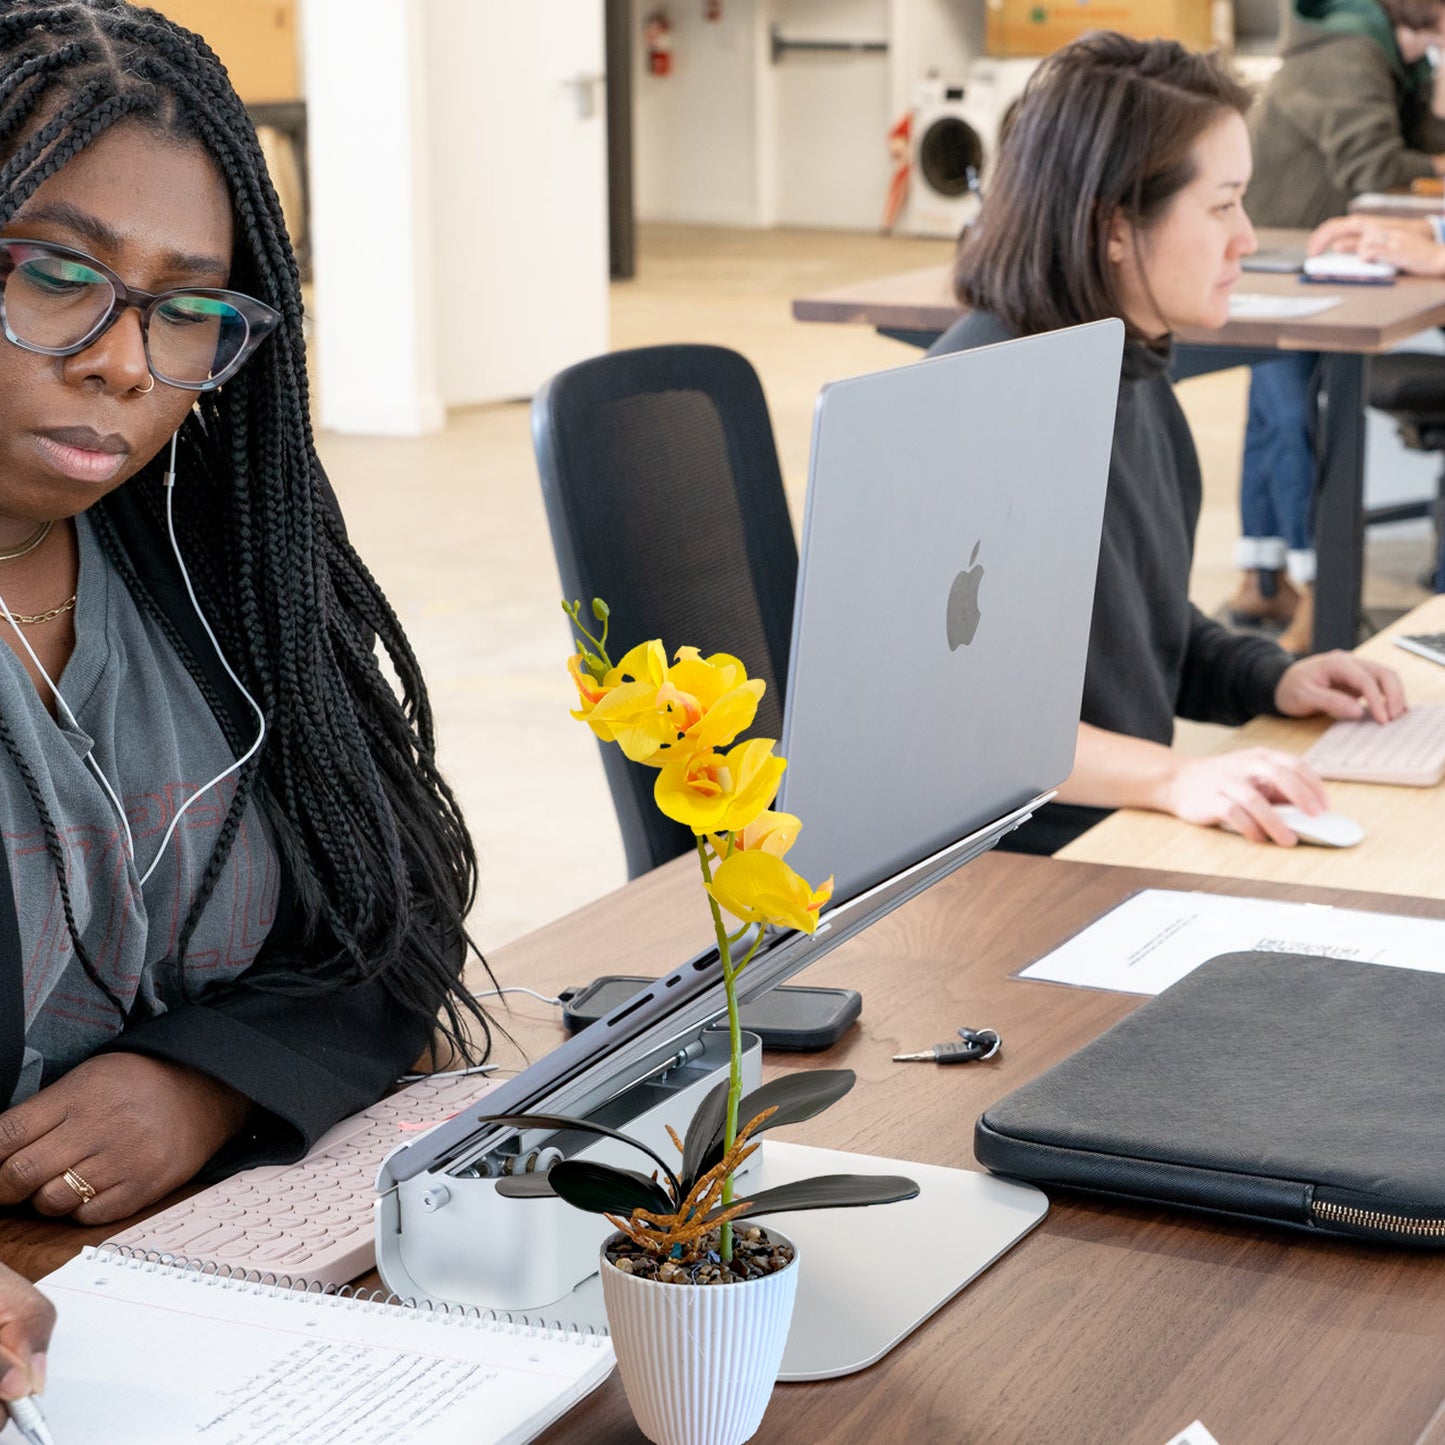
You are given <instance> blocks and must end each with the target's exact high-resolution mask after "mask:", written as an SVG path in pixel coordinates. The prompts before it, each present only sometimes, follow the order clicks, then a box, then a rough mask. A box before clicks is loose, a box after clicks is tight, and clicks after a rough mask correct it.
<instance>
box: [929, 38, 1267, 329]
mask: <svg viewBox="0 0 1445 1445" xmlns="http://www.w3.org/2000/svg"><path fill="white" fill-rule="evenodd" d="M1250 100H1251V96H1250V93H1249V91H1247V90H1246V89H1245V88H1244V87H1243V86H1242V85H1240V84H1239V82H1238V81H1236V80H1235V79H1234V78H1233V77H1232V76H1231V75H1230V73H1229V72H1228V70H1227V69H1226V68H1225V66H1224V64H1223V62H1222V61H1221V60H1220V59H1219V58H1218V57H1217V56H1215V55H1200V54H1197V53H1195V52H1193V51H1189V50H1186V49H1185V48H1184V47H1183V46H1182V45H1179V44H1177V43H1175V42H1174V41H1172V40H1131V39H1129V38H1128V37H1127V36H1124V35H1116V34H1114V33H1113V32H1112V31H1107V30H1099V31H1094V32H1092V33H1090V34H1088V35H1084V36H1081V37H1080V38H1079V39H1078V40H1076V41H1074V42H1073V43H1072V44H1069V45H1066V46H1065V47H1064V48H1063V49H1062V50H1059V51H1056V52H1055V53H1054V54H1053V55H1052V56H1050V57H1049V58H1048V59H1047V60H1045V61H1044V63H1043V64H1042V65H1041V66H1040V67H1039V68H1038V70H1037V71H1035V73H1034V75H1033V76H1032V78H1031V79H1030V81H1029V84H1028V86H1027V88H1026V89H1025V91H1024V95H1023V100H1022V103H1021V104H1020V106H1019V109H1018V113H1017V115H1016V116H1015V117H1014V120H1013V124H1012V126H1011V127H1010V129H1009V133H1008V138H1007V141H1006V142H1005V144H1004V145H1003V147H1002V149H1001V152H1000V155H999V159H998V165H997V168H996V170H995V172H994V176H993V180H992V182H991V184H990V186H989V188H988V199H987V201H986V203H985V204H984V207H983V210H982V212H981V214H980V215H979V218H978V220H977V222H975V224H974V225H973V226H971V227H970V228H969V230H968V231H967V232H965V233H964V236H963V239H962V240H961V241H960V242H959V249H958V257H957V261H956V263H955V268H954V287H955V290H956V291H957V293H958V297H959V300H961V301H962V302H963V303H964V304H965V305H966V306H972V307H977V308H981V309H983V310H987V311H991V312H992V313H993V314H994V315H996V316H997V317H998V318H999V319H1000V320H1001V321H1002V322H1004V324H1005V325H1007V326H1009V327H1011V328H1013V329H1014V330H1016V331H1019V332H1020V333H1022V334H1024V335H1029V334H1032V333H1034V332H1037V331H1052V330H1055V329H1056V328H1058V327H1060V326H1075V325H1078V324H1079V323H1081V322H1085V321H1097V320H1100V319H1101V318H1103V317H1105V316H1122V315H1123V309H1122V307H1121V305H1120V302H1119V296H1118V288H1117V287H1116V285H1115V278H1114V271H1113V268H1112V267H1111V266H1110V264H1109V260H1108V248H1107V244H1106V243H1107V237H1108V228H1109V223H1110V220H1111V219H1112V218H1113V217H1114V216H1115V215H1116V214H1122V215H1123V216H1125V217H1126V218H1127V219H1128V220H1130V221H1131V222H1132V223H1133V224H1134V225H1135V226H1137V227H1139V228H1140V229H1143V230H1147V229H1148V227H1149V226H1150V225H1151V224H1152V223H1153V222H1155V221H1157V220H1158V219H1159V218H1160V216H1161V215H1162V213H1163V211H1164V209H1165V207H1166V206H1167V205H1168V204H1169V202H1170V201H1171V200H1172V199H1173V197H1174V196H1175V195H1176V194H1178V192H1179V191H1180V190H1181V189H1183V187H1185V186H1187V185H1188V184H1189V182H1190V181H1191V180H1193V178H1194V162H1193V159H1192V152H1193V149H1194V144H1195V142H1196V141H1197V140H1198V139H1199V137H1200V136H1201V135H1202V134H1203V133H1204V132H1205V131H1206V130H1208V129H1209V127H1210V126H1211V125H1213V124H1214V123H1215V122H1216V121H1217V120H1219V118H1220V117H1221V115H1222V114H1224V113H1225V112H1227V111H1231V110H1232V111H1235V112H1237V113H1239V114H1240V115H1243V114H1244V112H1245V111H1246V110H1248V108H1249V104H1250Z"/></svg>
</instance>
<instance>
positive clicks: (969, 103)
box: [899, 59, 1038, 238]
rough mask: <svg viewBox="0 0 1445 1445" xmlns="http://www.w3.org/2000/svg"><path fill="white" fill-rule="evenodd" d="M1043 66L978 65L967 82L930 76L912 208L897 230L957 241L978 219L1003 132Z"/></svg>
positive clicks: (918, 106)
mask: <svg viewBox="0 0 1445 1445" xmlns="http://www.w3.org/2000/svg"><path fill="white" fill-rule="evenodd" d="M1037 65H1038V61H1037V60H1032V59H1030V60H977V61H975V62H974V63H973V64H972V65H970V66H969V67H968V69H967V72H966V73H965V75H964V77H963V78H962V79H959V80H947V79H943V78H940V77H937V76H929V77H928V78H927V79H925V80H923V81H921V82H920V83H919V84H918V86H917V87H916V88H915V90H914V94H913V105H912V116H913V124H912V133H911V135H910V138H909V146H910V151H911V155H910V160H911V172H910V175H909V183H908V200H907V202H906V203H905V205H904V208H903V215H902V217H901V220H900V225H899V229H900V230H902V231H904V232H906V233H907V234H908V235H910V236H945V237H950V238H951V237H954V236H957V235H958V233H959V232H960V231H961V230H962V229H963V228H964V226H966V225H967V224H968V223H969V222H970V221H972V220H973V218H974V217H975V216H976V215H977V214H978V207H979V203H980V200H981V198H982V195H983V192H984V189H985V187H986V185H987V182H988V176H989V170H990V168H991V167H992V165H993V160H994V155H995V152H996V151H997V149H998V131H999V125H1000V123H1001V122H1002V120H1003V117H1004V113H1005V112H1006V111H1007V110H1008V107H1009V105H1010V104H1011V103H1012V102H1013V101H1014V99H1015V98H1016V97H1017V96H1018V95H1019V94H1020V92H1021V91H1022V90H1023V88H1024V85H1025V84H1026V83H1027V81H1028V78H1029V76H1030V75H1031V74H1032V73H1033V71H1034V68H1035V67H1036V66H1037Z"/></svg>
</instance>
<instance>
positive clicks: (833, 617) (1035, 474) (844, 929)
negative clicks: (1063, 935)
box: [384, 321, 1123, 1184]
mask: <svg viewBox="0 0 1445 1445" xmlns="http://www.w3.org/2000/svg"><path fill="white" fill-rule="evenodd" d="M1122 344H1123V326H1122V325H1121V323H1119V322H1118V321H1101V322H1097V323H1094V324H1091V325H1088V326H1081V327H1076V328H1072V329H1070V330H1067V331H1059V332H1052V333H1048V334H1045V335H1042V336H1035V337H1029V338H1026V339H1024V340H1020V341H1012V342H1007V343H1005V344H1003V345H1000V346H991V347H985V348H981V349H979V350H977V351H970V352H962V353H959V354H956V355H952V356H943V357H938V358H936V359H932V360H926V361H921V362H918V363H917V364H915V365H910V366H904V367H899V368H898V369H896V370H894V371H887V372H880V373H877V374H874V375H870V376H862V377H857V378H854V379H853V380H850V381H843V382H838V383H837V384H835V385H833V386H829V387H827V388H826V389H825V390H824V392H823V394H822V397H821V398H820V400H819V403H818V411H817V419H816V425H815V430H814V450H813V463H812V472H811V482H810V487H809V495H808V504H807V516H806V522H805V526H804V538H803V548H802V565H801V568H800V572H799V580H798V601H797V610H796V615H795V618H794V632H793V648H792V661H791V669H790V675H789V692H788V696H787V699H786V707H785V709H784V734H785V737H784V742H785V749H784V755H785V756H786V757H787V758H788V760H789V761H788V771H787V773H786V774H785V775H784V783H783V791H782V795H781V798H780V802H779V806H782V807H786V808H788V809H789V810H791V811H794V812H796V813H798V814H799V816H800V817H801V818H802V819H803V831H802V834H801V836H800V838H799V840H798V842H797V843H796V844H795V846H794V848H793V850H792V852H791V853H790V854H789V856H788V861H789V863H791V864H794V865H795V866H796V867H797V868H798V870H799V871H800V872H802V873H803V875H804V876H805V877H806V878H808V879H809V881H810V882H812V883H814V884H817V883H819V882H821V881H822V879H824V878H826V877H827V876H828V874H830V873H831V874H833V875H834V879H835V887H834V894H833V901H832V903H831V904H830V905H829V907H828V908H826V909H825V910H824V912H823V914H822V915H821V918H820V922H819V926H818V929H817V932H816V933H814V934H811V935H809V934H803V933H796V932H787V933H783V934H780V935H779V936H778V937H776V938H774V939H770V940H768V941H767V943H766V944H765V946H764V947H762V948H761V949H759V951H758V953H757V954H756V955H755V956H754V958H753V960H752V962H751V963H750V964H749V965H748V969H747V972H746V973H745V974H744V976H743V979H742V986H741V987H740V989H739V993H740V995H741V996H742V997H743V998H744V1000H746V999H747V998H751V997H755V996H756V995H758V994H759V993H762V992H764V991H766V990H767V989H768V988H770V987H772V986H773V985H775V984H777V983H780V982H782V981H783V980H784V979H786V978H788V977H790V976H791V975H793V974H794V973H796V972H798V970H799V969H801V968H804V967H806V966H807V965H808V964H809V963H812V962H813V961H815V960H816V959H817V958H819V957H821V956H822V955H823V954H824V953H826V952H827V951H828V950H829V949H831V948H834V947H836V946H837V945H838V944H839V943H841V942H843V941H844V940H845V939H847V938H849V937H851V936H852V935H853V934H855V933H857V932H858V931H859V929H861V928H864V927H866V926H867V925H868V924H869V923H871V922H872V921H874V920H875V919H877V918H879V917H882V916H883V915H884V914H885V913H887V912H889V911H890V910H891V909H893V908H896V907H897V906H898V905H899V904H901V903H903V902H905V901H906V900H907V899H908V898H910V897H912V896H913V895H914V894H916V893H918V892H920V891H921V890H922V889H924V888H926V887H928V886H929V885H930V884H931V883H932V882H934V881H935V880H936V879H938V878H940V877H942V876H944V875H945V874H946V873H948V872H951V871H952V870H953V869H954V868H957V867H958V866H960V865H961V864H963V863H966V862H967V861H968V860H969V859H970V858H973V857H976V856H977V855H978V854H979V853H980V852H983V851H984V850H985V849H987V848H989V847H991V846H992V845H993V844H994V843H995V842H997V841H998V838H999V837H1000V836H1001V835H1002V833H1004V832H1006V831H1007V830H1008V829H1009V828H1011V827H1014V826H1016V825H1017V824H1018V823H1019V822H1020V821H1022V820H1023V819H1024V818H1026V817H1027V816H1028V815H1029V811H1030V808H1031V807H1032V806H1034V805H1036V804H1037V803H1038V802H1040V801H1041V800H1042V795H1046V794H1047V793H1048V791H1049V790H1050V789H1052V788H1053V787H1055V786H1056V785H1057V784H1058V783H1059V782H1061V781H1062V780H1063V779H1064V778H1065V777H1067V776H1068V774H1069V772H1070V770H1071V769H1072V766H1073V753H1074V740H1075V736H1076V733H1077V726H1078V716H1079V700H1080V696H1081V693H1082V689H1083V672H1084V658H1085V652H1086V647H1087V642H1088V629H1089V616H1090V612H1091V608H1092V599H1093V591H1094V574H1095V570H1096V566H1097V559H1098V552H1099V533H1100V525H1101V521H1102V516H1103V507H1104V492H1105V487H1106V483H1107V478H1108V470H1109V452H1110V447H1111V443H1112V437H1113V427H1114V407H1115V399H1116V390H1117V386H1118V377H1119V358H1120V351H1121V347H1122ZM699 906H700V905H699ZM724 1007H725V996H724V990H723V981H722V970H721V967H720V965H719V963H718V960H717V956H716V950H715V949H714V950H712V951H711V952H710V953H704V954H700V955H699V956H698V957H697V958H695V959H691V960H688V961H687V962H686V963H683V964H682V965H680V966H679V967H678V968H676V969H674V970H673V972H672V973H670V974H668V975H667V976H666V977H665V978H661V979H658V980H657V982H656V983H654V984H651V985H648V986H646V987H644V988H642V989H640V990H639V991H638V993H637V994H636V995H634V996H633V997H632V998H631V999H629V1000H628V1001H626V1002H625V1003H622V1004H620V1005H619V1006H618V1007H617V1008H615V1009H613V1010H612V1012H611V1013H609V1014H607V1015H606V1016H605V1017H603V1018H601V1019H598V1020H597V1022H596V1023H594V1024H591V1025H590V1026H588V1027H587V1028H585V1029H583V1030H581V1031H580V1032H579V1033H577V1034H575V1035H573V1037H572V1038H570V1039H568V1040H567V1041H566V1042H565V1043H562V1044H560V1045H559V1046H558V1047H557V1048H555V1049H553V1050H552V1052H551V1053H549V1054H547V1055H546V1056H545V1057H543V1058H541V1059H539V1060H537V1062H536V1063H535V1064H533V1065H532V1066H531V1067H530V1068H527V1069H525V1070H524V1071H523V1072H522V1073H520V1074H518V1075H517V1076H516V1077H515V1078H513V1079H509V1080H507V1081H506V1083H504V1084H503V1085H501V1086H500V1088H498V1089H497V1090H495V1091H494V1092H493V1093H491V1094H489V1095H488V1096H487V1097H486V1098H485V1099H484V1100H482V1101H481V1102H480V1103H478V1104H476V1105H474V1106H472V1107H471V1108H469V1109H466V1110H463V1111H462V1113H460V1114H458V1115H457V1116H456V1117H455V1118H454V1119H452V1120H450V1121H448V1122H447V1123H445V1124H443V1125H441V1126H439V1127H438V1128H436V1129H434V1130H433V1131H431V1132H430V1133H429V1134H427V1135H425V1136H424V1137H422V1138H420V1139H418V1140H417V1141H416V1142H415V1143H413V1144H409V1145H407V1146H405V1147H403V1148H400V1149H397V1150H396V1151H394V1152H393V1153H392V1154H391V1155H390V1156H389V1158H388V1160H387V1163H386V1165H385V1166H384V1174H385V1176H386V1178H387V1179H388V1180H389V1181H390V1182H391V1183H393V1184H395V1183H403V1182H405V1181H408V1180H415V1179H417V1178H418V1177H419V1176H430V1175H435V1174H437V1173H444V1174H447V1175H449V1176H451V1177H457V1176H458V1175H459V1174H461V1173H465V1172H466V1171H468V1170H470V1169H472V1168H473V1167H474V1166H475V1165H476V1163H477V1161H478V1160H479V1159H480V1158H482V1157H483V1156H485V1155H486V1154H487V1153H488V1152H489V1151H490V1150H491V1149H492V1148H493V1147H494V1144H495V1139H496V1137H497V1134H498V1131H497V1130H496V1128H495V1127H487V1126H482V1125H480V1124H479V1122H478V1121H479V1120H480V1118H481V1116H483V1115H486V1114H493V1113H504V1112H505V1113H516V1112H522V1111H524V1110H525V1111H536V1110H539V1109H546V1110H548V1111H549V1112H553V1113H572V1114H580V1113H586V1112H588V1111H589V1110H590V1109H591V1108H592V1107H594V1106H595V1105H596V1104H597V1103H598V1102H599V1101H601V1100H603V1099H607V1098H611V1097H612V1096H613V1095H615V1094H616V1093H617V1092H618V1090H619V1088H620V1087H625V1086H626V1085H627V1084H628V1083H629V1082H631V1081H633V1080H636V1079H639V1078H641V1077H643V1076H644V1075H645V1074H646V1073H647V1072H648V1071H649V1070H652V1069H655V1068H656V1067H658V1065H659V1063H665V1062H666V1061H667V1059H668V1058H669V1057H672V1056H673V1055H675V1054H676V1052H677V1049H678V1047H679V1043H680V1041H685V1040H688V1039H696V1037H697V1032H698V1030H699V1029H701V1028H702V1027H703V1026H704V1025H705V1024H707V1023H708V1022H709V1021H711V1020H712V1019H714V1018H716V1017H717V1016H718V1015H719V1014H720V1013H722V1011H723V1009H724Z"/></svg>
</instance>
